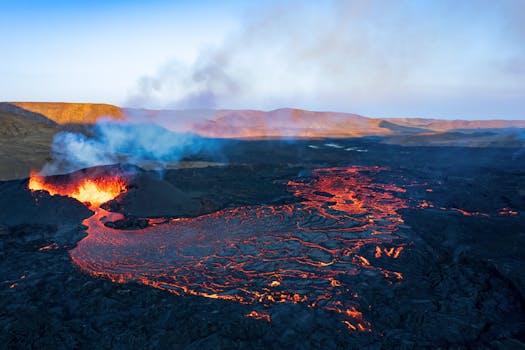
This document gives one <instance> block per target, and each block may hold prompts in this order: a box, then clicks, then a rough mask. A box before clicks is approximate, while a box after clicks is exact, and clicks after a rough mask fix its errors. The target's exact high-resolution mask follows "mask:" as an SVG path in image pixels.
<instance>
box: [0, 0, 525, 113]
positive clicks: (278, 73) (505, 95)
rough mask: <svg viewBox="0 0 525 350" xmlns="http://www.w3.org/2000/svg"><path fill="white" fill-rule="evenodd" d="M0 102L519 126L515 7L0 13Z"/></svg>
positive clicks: (418, 4)
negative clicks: (282, 111) (306, 112)
mask: <svg viewBox="0 0 525 350" xmlns="http://www.w3.org/2000/svg"><path fill="white" fill-rule="evenodd" d="M0 2H1V3H0V6H1V7H0V8H1V9H2V11H1V12H0V100H2V101H63V102H97V103H111V104H116V105H119V106H125V107H145V108H177V109H184V108H232V109H263V110H272V109H277V108H282V107H292V108H303V109H310V110H325V111H341V112H351V113H358V114H361V115H365V116H371V117H437V118H450V119H452V118H454V119H455V118H466V119H492V118H496V119H525V0H500V1H487V0H463V1H451V0H435V1H430V0H355V1H353V0H346V1H345V0H332V1H331V0H327V1H314V0H303V1H299V0H296V1H274V0H266V1H250V2H247V1H239V0H236V1H234V0H229V1H228V0H225V1H224V0H223V1H220V2H219V1H183V0H180V1H161V0H153V1H147V2H146V1H134V0H128V1H123V0H119V1H99V0H93V1H59V0H47V1H37V0H21V1H16V2H14V1H9V2H8V1H4V0H0Z"/></svg>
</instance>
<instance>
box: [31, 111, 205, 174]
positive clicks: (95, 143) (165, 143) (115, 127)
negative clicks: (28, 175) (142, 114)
mask: <svg viewBox="0 0 525 350" xmlns="http://www.w3.org/2000/svg"><path fill="white" fill-rule="evenodd" d="M211 149H214V145H212V141H210V140H204V139H202V138H200V137H198V136H196V135H194V134H190V133H174V132H171V131H169V130H167V129H165V128H163V127H161V126H158V125H156V124H142V123H141V124H135V123H129V122H117V121H109V120H101V121H99V122H97V123H96V124H95V125H94V127H93V130H92V135H91V136H87V135H85V134H82V133H75V132H61V133H58V134H57V135H56V136H55V138H54V140H53V145H52V154H53V160H52V162H50V163H48V164H46V166H45V167H44V168H43V169H42V171H41V173H42V174H44V175H50V174H57V173H67V172H71V171H75V170H78V169H82V168H87V167H92V166H97V165H108V164H116V163H130V164H136V165H143V164H149V165H157V166H158V168H162V167H163V166H164V165H166V164H167V163H176V162H178V161H180V160H181V159H182V158H183V157H185V156H189V155H192V154H195V153H198V152H201V151H204V150H211Z"/></svg>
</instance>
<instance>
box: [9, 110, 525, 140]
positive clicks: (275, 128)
mask: <svg viewBox="0 0 525 350" xmlns="http://www.w3.org/2000/svg"><path fill="white" fill-rule="evenodd" d="M2 108H3V109H4V110H5V109H6V108H7V110H8V111H9V112H12V113H14V114H19V115H24V116H31V117H32V118H37V117H38V116H40V117H43V118H44V119H48V120H49V121H50V122H51V123H56V124H59V125H63V124H93V123H95V122H96V121H97V120H98V119H100V118H102V117H107V118H110V119H116V120H125V119H128V120H132V121H152V122H156V123H158V124H160V125H162V126H164V127H166V128H168V129H170V130H174V131H184V132H194V133H197V134H199V135H201V136H205V137H218V138H272V137H275V138H278V137H300V138H328V137H333V138H342V137H363V136H396V135H407V134H410V135H414V134H432V133H443V132H448V131H453V130H476V129H505V128H525V120H445V119H430V118H428V119H427V118H369V117H363V116H360V115H357V114H350V113H339V112H316V111H307V110H301V109H292V108H282V109H276V110H273V111H258V110H153V109H136V108H120V107H117V106H114V105H109V104H93V103H63V102H11V103H0V110H2ZM44 119H42V120H44Z"/></svg>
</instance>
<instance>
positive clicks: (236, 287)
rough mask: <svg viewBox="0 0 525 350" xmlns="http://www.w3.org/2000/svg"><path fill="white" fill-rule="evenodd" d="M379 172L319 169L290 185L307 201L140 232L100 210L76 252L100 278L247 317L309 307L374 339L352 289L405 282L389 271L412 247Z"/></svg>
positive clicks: (399, 204)
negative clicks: (114, 223)
mask: <svg viewBox="0 0 525 350" xmlns="http://www.w3.org/2000/svg"><path fill="white" fill-rule="evenodd" d="M380 171H381V169H380V168H365V167H351V168H330V169H319V170H316V171H315V172H314V179H311V180H309V181H304V182H300V181H296V182H289V184H288V185H289V186H290V188H291V190H292V191H294V193H295V194H296V195H297V196H299V197H300V198H305V201H303V202H302V203H297V204H286V205H281V206H254V207H241V208H234V209H231V208H230V209H224V210H221V211H218V212H215V213H213V214H208V215H203V216H200V217H196V218H184V219H172V220H170V221H168V222H166V223H157V222H155V221H154V220H150V224H151V225H150V226H149V227H147V228H144V229H140V230H118V229H113V228H109V227H106V226H105V225H104V224H103V222H102V221H107V220H115V219H117V218H119V217H120V216H119V214H112V213H109V212H107V211H105V210H102V209H100V208H95V209H94V210H95V211H96V214H95V215H94V216H92V217H90V218H88V219H86V220H85V221H84V222H83V224H84V225H86V226H87V227H88V229H87V232H88V236H87V237H86V238H85V239H83V240H82V241H80V242H79V243H78V245H77V247H76V248H75V249H73V250H72V251H71V252H70V254H71V257H72V259H73V261H74V262H75V263H76V264H78V265H79V266H80V268H81V269H82V270H84V271H86V272H88V273H90V274H92V275H93V276H100V277H107V278H109V279H111V280H113V281H116V282H129V281H138V282H140V283H143V284H146V285H150V286H153V287H156V288H161V289H165V290H169V291H170V292H172V293H176V294H180V295H182V294H191V295H198V296H202V297H207V298H217V299H225V300H232V301H236V302H239V303H243V304H253V306H254V308H258V310H254V311H253V312H251V313H250V315H249V316H250V317H254V318H259V319H260V318H264V319H266V320H270V316H269V313H268V312H269V311H270V313H271V306H272V304H274V303H283V302H290V303H303V304H305V305H306V306H307V307H312V308H313V307H320V308H324V309H326V310H330V311H333V312H334V313H336V314H337V315H338V316H337V317H340V318H341V321H342V322H344V324H345V325H346V326H347V327H348V329H350V330H360V331H369V330H370V329H371V325H370V323H369V322H368V321H366V320H365V319H364V318H363V314H362V313H361V311H358V309H359V308H360V301H359V298H358V293H357V292H356V291H355V289H354V290H353V286H354V285H355V284H356V283H357V282H359V281H367V282H371V280H372V279H374V280H375V281H376V283H383V284H385V285H389V284H392V283H395V282H396V281H399V280H400V279H402V274H401V273H400V272H397V271H391V270H389V269H387V268H386V266H396V265H395V264H393V261H394V259H396V258H398V257H399V256H400V255H402V252H403V246H404V245H405V243H406V242H405V241H404V240H403V239H401V238H399V237H398V236H396V235H394V234H393V233H395V231H396V229H397V227H398V224H399V223H401V222H402V219H401V216H400V215H399V214H398V213H397V210H398V209H401V208H404V207H406V203H405V200H403V199H401V198H398V197H396V196H395V195H394V194H395V193H398V192H403V191H404V190H403V189H402V188H399V187H396V186H394V185H391V184H381V183H375V182H373V181H372V180H371V179H370V177H369V176H368V175H369V174H370V175H372V174H374V173H378V172H380ZM152 200H154V199H153V198H152ZM389 261H390V262H389ZM365 272H366V273H365ZM262 310H265V312H263V311H262ZM259 315H268V317H266V316H264V317H262V316H261V317H259Z"/></svg>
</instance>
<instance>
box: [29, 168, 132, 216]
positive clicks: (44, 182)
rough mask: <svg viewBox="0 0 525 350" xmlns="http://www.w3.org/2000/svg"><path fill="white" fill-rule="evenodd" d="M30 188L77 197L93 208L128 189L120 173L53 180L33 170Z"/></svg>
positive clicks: (51, 193)
mask: <svg viewBox="0 0 525 350" xmlns="http://www.w3.org/2000/svg"><path fill="white" fill-rule="evenodd" d="M28 188H29V189H30V190H31V191H47V192H48V193H49V194H50V195H52V196H54V195H60V196H68V197H72V198H75V199H76V200H78V201H79V202H82V203H84V204H86V205H88V206H89V207H91V208H97V207H98V206H100V205H101V204H102V203H105V202H108V201H110V200H112V199H114V198H115V197H117V196H118V195H119V194H121V193H122V192H125V191H126V181H125V179H124V178H123V177H121V176H119V175H113V176H98V177H94V178H81V179H79V180H78V181H73V182H64V181H56V180H55V181H52V180H49V178H44V177H42V176H40V175H39V174H38V173H35V172H32V173H31V176H30V178H29V184H28Z"/></svg>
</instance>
